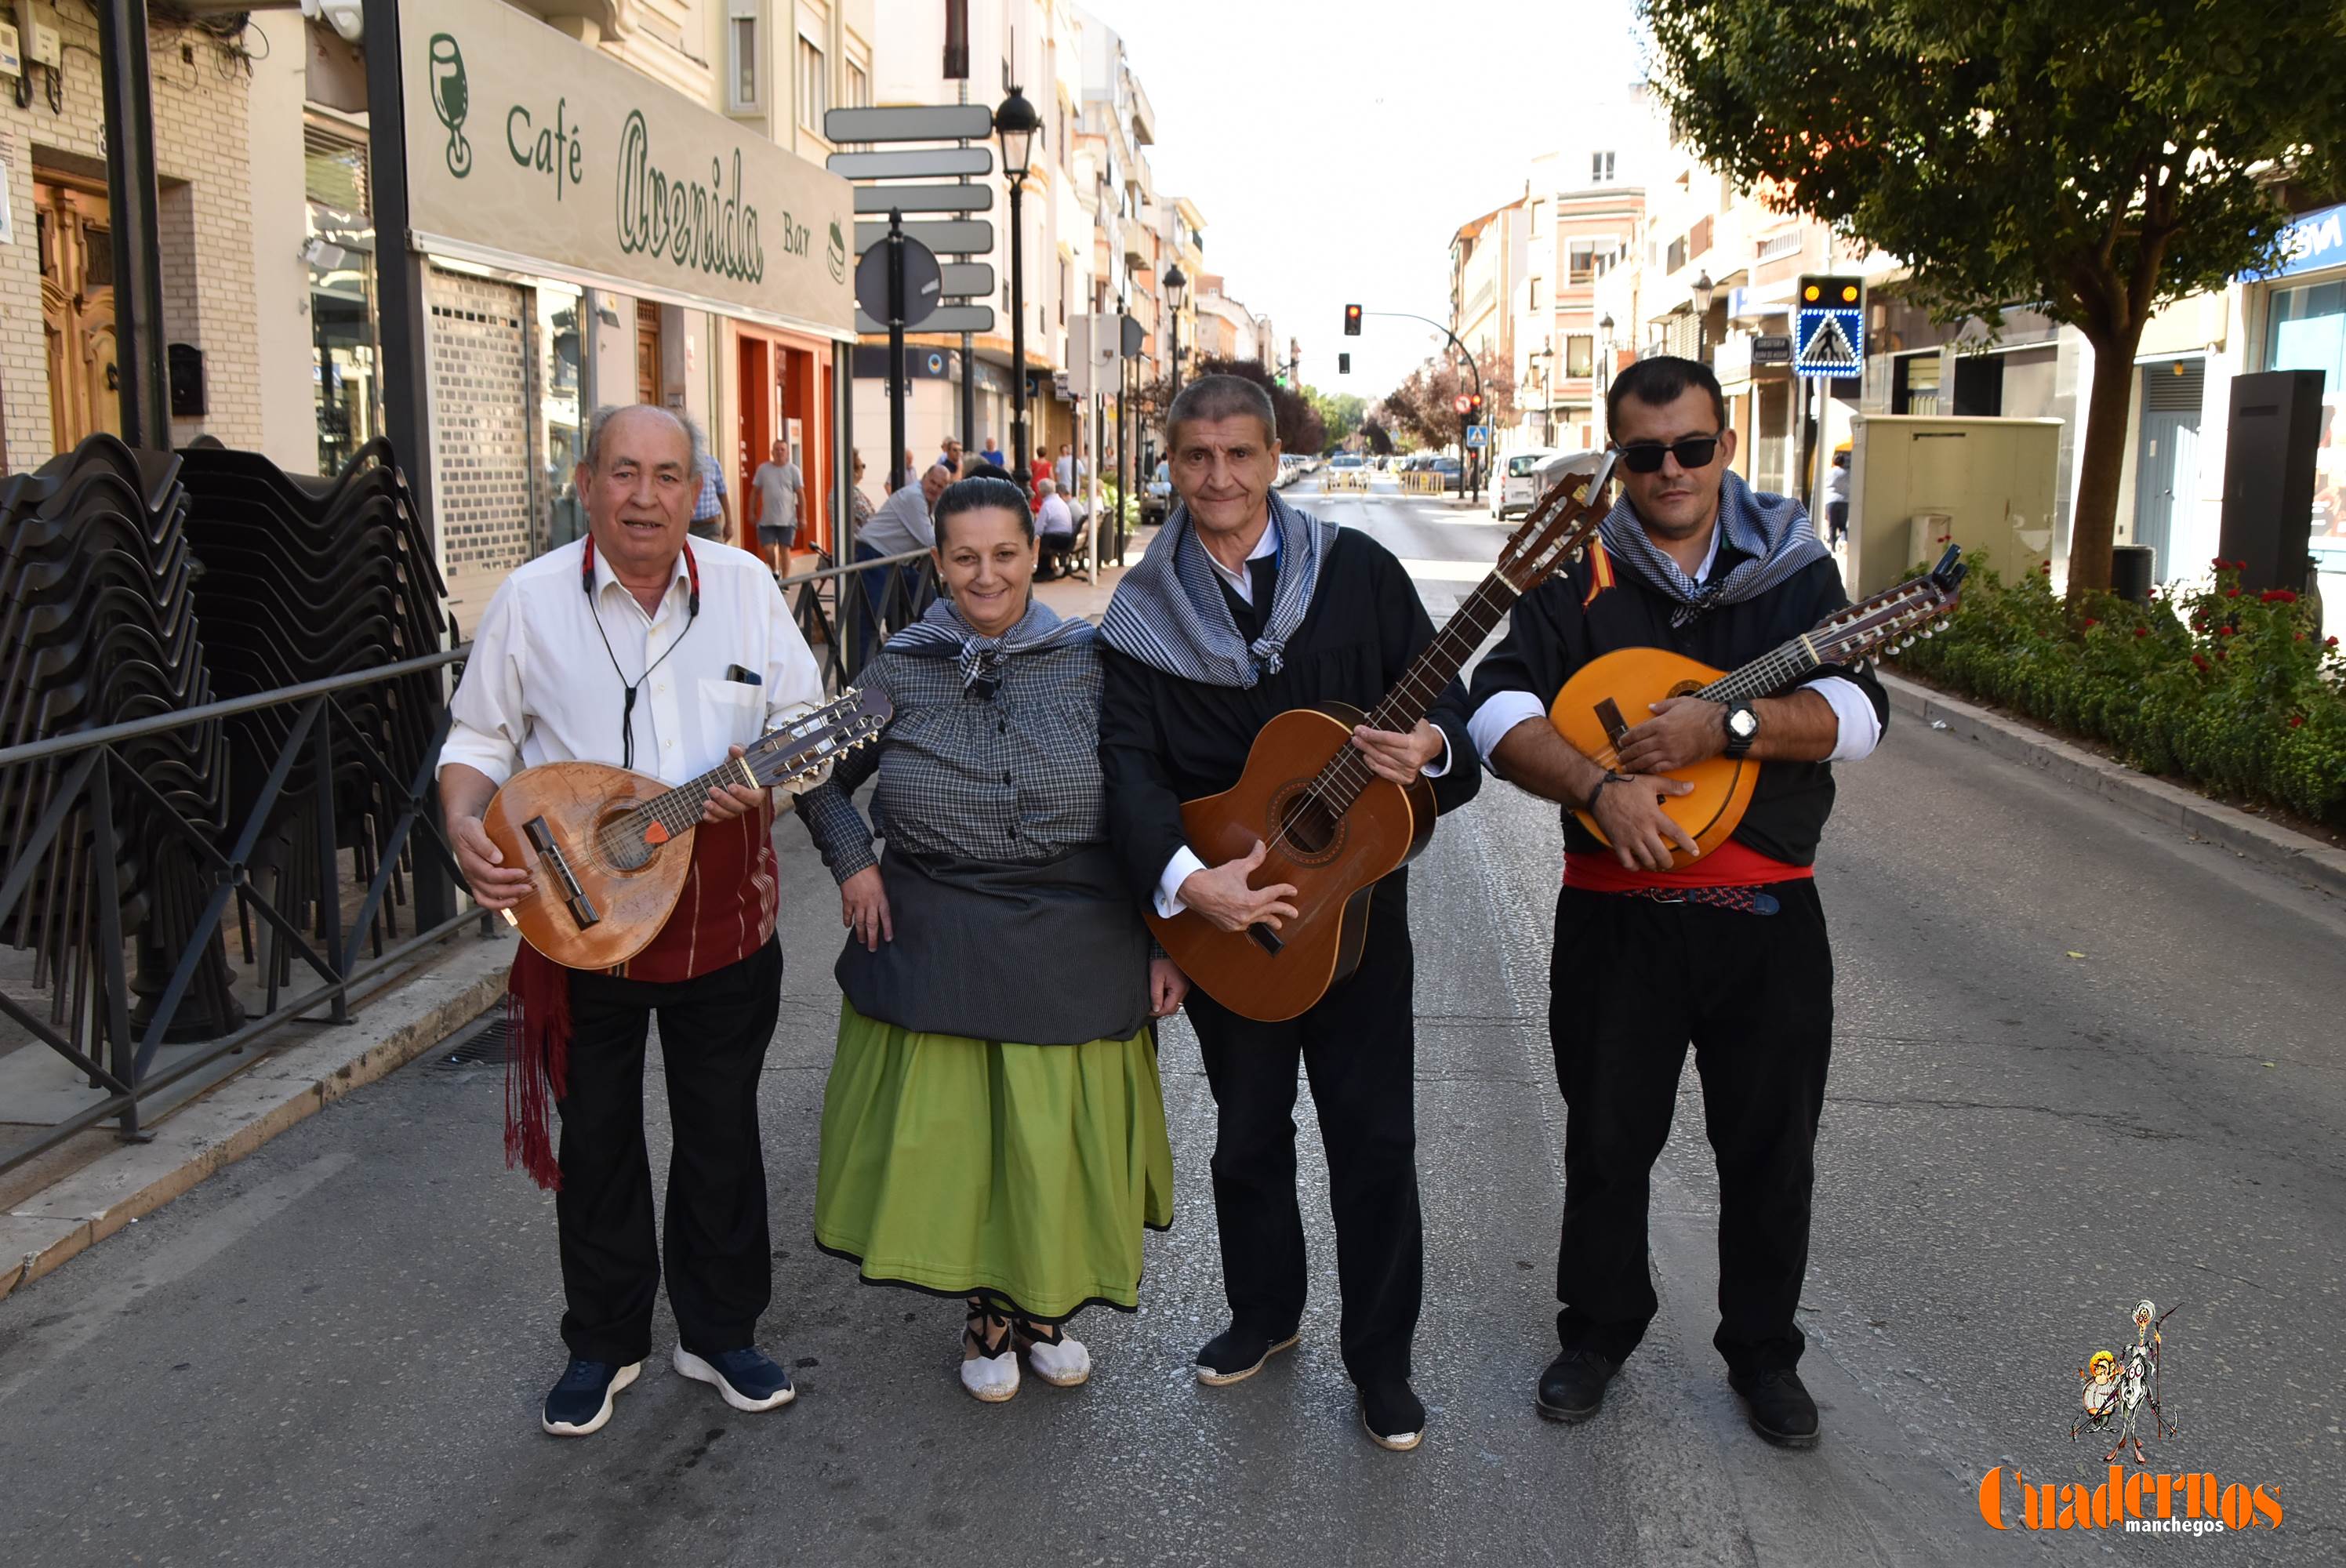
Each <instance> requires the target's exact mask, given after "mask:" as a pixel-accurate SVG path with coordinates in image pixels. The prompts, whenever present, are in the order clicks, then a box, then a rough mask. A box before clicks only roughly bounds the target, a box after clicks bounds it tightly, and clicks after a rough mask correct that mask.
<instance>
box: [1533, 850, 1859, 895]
mask: <svg viewBox="0 0 2346 1568" xmlns="http://www.w3.org/2000/svg"><path fill="white" fill-rule="evenodd" d="M1816 874H1817V871H1816V868H1815V867H1814V866H1795V865H1792V864H1790V863H1789V862H1787V861H1784V860H1777V859H1776V858H1775V857H1773V856H1772V855H1763V854H1761V853H1760V851H1759V850H1755V849H1753V848H1752V847H1751V846H1750V845H1749V844H1747V843H1744V842H1743V841H1742V840H1739V839H1729V840H1727V842H1725V843H1723V844H1721V845H1719V848H1717V849H1715V850H1712V851H1711V852H1710V853H1709V854H1707V855H1705V856H1704V857H1703V858H1702V859H1700V860H1697V861H1695V862H1694V864H1692V865H1690V866H1678V867H1676V868H1674V869H1672V870H1670V871H1624V870H1623V869H1622V867H1621V862H1620V861H1618V860H1615V859H1614V858H1613V851H1612V850H1566V851H1565V856H1564V885H1565V886H1566V887H1568V888H1585V889H1586V890H1587V891H1590V892H1592V893H1634V892H1637V891H1641V890H1643V889H1646V888H1756V887H1759V886H1760V885H1761V884H1762V883H1766V882H1790V881H1800V880H1802V879H1812V878H1814V877H1815V876H1816Z"/></svg>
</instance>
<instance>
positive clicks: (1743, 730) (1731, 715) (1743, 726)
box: [1727, 708, 1760, 740]
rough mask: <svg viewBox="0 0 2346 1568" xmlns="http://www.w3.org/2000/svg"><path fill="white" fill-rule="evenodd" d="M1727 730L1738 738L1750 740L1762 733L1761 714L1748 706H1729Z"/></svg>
mask: <svg viewBox="0 0 2346 1568" xmlns="http://www.w3.org/2000/svg"><path fill="white" fill-rule="evenodd" d="M1727 732H1728V733H1729V735H1732V736H1734V737H1735V738H1737V739H1738V740H1749V739H1750V738H1752V737H1753V736H1755V735H1757V734H1759V733H1760V716H1759V715H1758V714H1756V713H1754V712H1752V711H1751V710H1750V709H1749V708H1729V710H1728V714H1727Z"/></svg>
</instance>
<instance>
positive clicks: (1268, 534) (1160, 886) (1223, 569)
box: [1156, 528, 1450, 920]
mask: <svg viewBox="0 0 2346 1568" xmlns="http://www.w3.org/2000/svg"><path fill="white" fill-rule="evenodd" d="M1278 553H1279V530H1277V529H1276V528H1265V529H1264V530H1263V531H1262V537H1261V538H1260V539H1258V540H1256V541H1255V543H1254V548H1253V549H1251V550H1250V551H1248V552H1247V558H1246V562H1245V564H1244V565H1241V566H1240V567H1239V570H1237V571H1235V572H1234V571H1232V570H1230V568H1229V567H1228V566H1225V565H1222V563H1221V559H1220V557H1219V556H1217V555H1215V554H1214V553H1213V552H1212V551H1211V550H1208V551H1207V552H1206V565H1209V566H1211V567H1212V568H1213V569H1214V575H1216V576H1217V577H1219V578H1220V579H1221V580H1222V582H1223V584H1224V585H1227V586H1228V587H1229V590H1230V592H1231V593H1233V594H1236V595H1237V596H1239V600H1240V601H1241V602H1242V603H1244V604H1247V605H1250V606H1251V605H1252V604H1253V603H1254V572H1253V566H1254V563H1255V562H1257V561H1260V560H1261V559H1263V557H1265V556H1267V555H1277V554H1278ZM1433 732H1434V733H1435V734H1436V735H1439V736H1441V737H1442V755H1441V756H1439V757H1437V758H1435V759H1433V761H1431V762H1429V763H1427V764H1426V765H1425V767H1424V768H1423V769H1421V771H1422V772H1423V774H1424V775H1425V777H1426V778H1428V779H1439V778H1441V777H1442V776H1443V774H1445V773H1447V772H1449V771H1450V734H1449V732H1448V731H1447V730H1445V729H1443V728H1442V727H1441V726H1439V725H1436V726H1435V727H1434V731H1433ZM1206 869H1207V867H1206V862H1205V860H1204V859H1203V858H1202V857H1201V856H1199V853H1198V851H1197V850H1193V849H1191V848H1190V847H1189V846H1188V845H1187V844H1184V845H1182V846H1181V847H1180V848H1179V849H1178V850H1174V851H1173V858H1172V859H1171V860H1168V861H1166V862H1165V870H1164V871H1163V872H1162V874H1160V875H1159V876H1158V879H1157V899H1156V903H1157V912H1158V914H1159V915H1162V916H1163V917H1164V918H1165V919H1167V920H1171V919H1172V918H1173V917H1174V916H1175V915H1177V914H1179V913H1180V912H1181V911H1183V910H1185V909H1188V907H1189V906H1188V904H1187V903H1184V902H1183V901H1182V900H1181V884H1182V883H1183V882H1186V881H1188V880H1189V873H1190V872H1192V871H1204V870H1206Z"/></svg>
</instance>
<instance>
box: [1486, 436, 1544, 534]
mask: <svg viewBox="0 0 2346 1568" xmlns="http://www.w3.org/2000/svg"><path fill="white" fill-rule="evenodd" d="M1555 455H1556V450H1555V448H1553V447H1546V446H1534V447H1528V448H1525V450H1522V451H1519V452H1511V453H1508V454H1507V456H1506V458H1505V461H1504V462H1503V463H1501V464H1500V466H1499V468H1498V470H1497V472H1496V473H1493V474H1492V476H1491V516H1492V518H1493V519H1494V521H1499V522H1504V521H1505V520H1506V519H1507V518H1509V517H1511V516H1513V515H1514V514H1516V513H1518V512H1528V511H1530V510H1531V509H1532V503H1533V502H1535V501H1536V500H1538V499H1539V497H1540V490H1541V488H1542V486H1541V484H1540V480H1539V470H1540V464H1541V463H1545V462H1546V461H1547V460H1548V459H1549V458H1551V457H1553V456H1555Z"/></svg>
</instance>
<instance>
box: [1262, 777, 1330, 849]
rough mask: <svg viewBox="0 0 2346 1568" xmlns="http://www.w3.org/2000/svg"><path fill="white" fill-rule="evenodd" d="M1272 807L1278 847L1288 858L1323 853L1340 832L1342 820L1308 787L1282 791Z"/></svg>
mask: <svg viewBox="0 0 2346 1568" xmlns="http://www.w3.org/2000/svg"><path fill="white" fill-rule="evenodd" d="M1275 809H1276V812H1277V816H1278V820H1279V826H1280V840H1279V841H1280V848H1281V849H1282V850H1285V851H1286V852H1287V854H1288V857H1289V858H1290V860H1307V859H1311V858H1315V857H1317V856H1321V855H1324V854H1326V853H1327V852H1328V851H1329V850H1332V849H1334V848H1335V846H1336V840H1337V839H1338V838H1339V837H1340V836H1341V834H1342V832H1343V823H1342V821H1341V820H1340V819H1338V818H1337V817H1336V816H1335V815H1334V814H1333V813H1332V812H1331V811H1330V810H1329V809H1328V808H1327V807H1326V806H1325V805H1324V804H1323V803H1322V802H1321V800H1320V799H1319V798H1318V797H1317V796H1315V795H1313V794H1312V793H1311V789H1309V788H1303V787H1299V788H1296V789H1293V790H1292V792H1290V793H1288V794H1285V795H1283V796H1282V797H1281V798H1280V801H1279V804H1278V806H1277V807H1276V808H1275Z"/></svg>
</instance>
